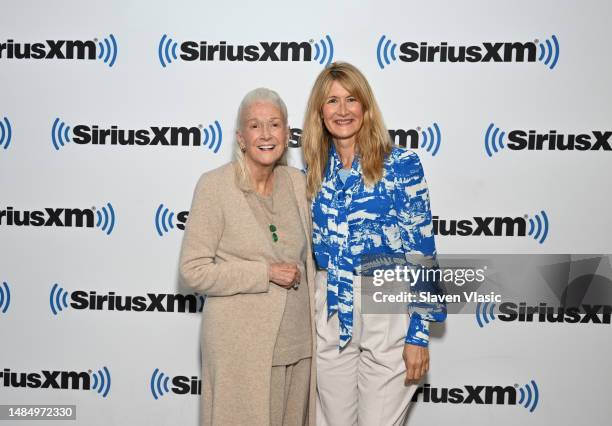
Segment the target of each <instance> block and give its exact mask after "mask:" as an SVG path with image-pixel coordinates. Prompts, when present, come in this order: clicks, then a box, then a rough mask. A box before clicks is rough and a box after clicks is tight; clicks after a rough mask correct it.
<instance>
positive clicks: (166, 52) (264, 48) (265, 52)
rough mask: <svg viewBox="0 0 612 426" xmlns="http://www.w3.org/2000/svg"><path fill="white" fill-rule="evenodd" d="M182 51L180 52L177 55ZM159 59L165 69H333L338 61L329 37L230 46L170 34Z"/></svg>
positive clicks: (163, 39)
mask: <svg viewBox="0 0 612 426" xmlns="http://www.w3.org/2000/svg"><path fill="white" fill-rule="evenodd" d="M177 51H178V52H177ZM157 58H158V60H159V63H160V64H161V66H162V67H164V68H165V67H166V66H167V65H168V64H171V63H172V62H174V61H177V60H178V59H181V60H183V61H187V62H193V61H206V62H213V61H216V62H225V61H228V62H266V61H271V62H311V61H314V62H318V63H319V64H321V65H323V64H325V65H329V64H330V63H331V62H332V60H333V58H334V43H333V42H332V39H331V37H330V36H329V35H326V36H324V37H323V38H321V39H320V40H319V41H315V40H314V39H311V40H310V41H301V42H299V41H289V42H288V41H274V42H266V41H260V42H258V43H256V44H245V45H243V44H228V43H227V41H220V42H219V43H211V42H208V41H191V40H188V41H183V42H181V43H180V44H179V43H178V42H176V41H174V40H173V39H172V38H171V37H169V36H168V35H167V34H164V35H163V36H162V37H161V39H160V40H159V43H158V46H157Z"/></svg>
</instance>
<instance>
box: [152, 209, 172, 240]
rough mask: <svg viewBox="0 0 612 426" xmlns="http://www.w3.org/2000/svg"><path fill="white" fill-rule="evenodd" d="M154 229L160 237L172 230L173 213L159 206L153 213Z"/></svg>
mask: <svg viewBox="0 0 612 426" xmlns="http://www.w3.org/2000/svg"><path fill="white" fill-rule="evenodd" d="M155 229H156V230H157V234H158V235H159V236H160V237H163V236H164V234H167V233H168V232H170V230H171V229H174V212H173V211H171V210H170V209H168V207H165V206H164V204H163V203H162V204H160V205H159V207H158V208H157V210H156V212H155Z"/></svg>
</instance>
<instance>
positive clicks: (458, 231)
mask: <svg viewBox="0 0 612 426" xmlns="http://www.w3.org/2000/svg"><path fill="white" fill-rule="evenodd" d="M432 219H433V229H434V234H435V235H441V236H460V237H467V236H485V237H500V236H507V237H513V236H517V237H525V236H529V237H531V238H533V239H534V240H536V241H537V242H539V243H540V244H543V243H544V241H546V238H547V237H548V231H549V221H548V215H547V214H546V212H545V211H544V210H542V211H540V212H539V213H537V214H535V215H534V216H533V217H529V216H527V215H525V216H518V217H507V216H506V217H490V216H489V217H477V216H474V217H473V218H472V219H440V217H439V216H434V217H433V218H432ZM527 224H529V230H527Z"/></svg>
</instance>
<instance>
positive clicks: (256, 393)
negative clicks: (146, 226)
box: [180, 89, 315, 426]
mask: <svg viewBox="0 0 612 426" xmlns="http://www.w3.org/2000/svg"><path fill="white" fill-rule="evenodd" d="M288 139H289V127H288V124H287V109H286V107H285V104H284V102H283V101H282V99H281V98H280V97H279V96H278V94H276V92H274V91H272V90H268V89H255V90H253V91H252V92H249V93H248V94H247V95H246V96H245V98H244V99H243V101H242V103H241V104H240V108H239V110H238V119H237V131H236V141H237V146H236V152H235V160H234V161H233V162H231V163H230V164H227V165H225V166H222V167H220V168H218V169H215V170H212V171H210V172H208V173H204V174H203V175H202V177H201V178H200V180H199V182H198V184H197V186H196V188H195V193H194V197H193V203H192V206H191V210H190V213H189V219H188V221H187V224H186V228H185V236H184V240H183V247H182V253H181V259H180V272H181V276H182V279H183V281H184V282H185V284H186V285H187V286H189V287H191V288H192V289H193V290H195V291H197V292H200V293H202V294H205V295H206V296H207V298H206V303H205V305H204V310H203V316H202V324H203V325H202V385H203V386H202V388H203V389H202V414H201V424H202V425H221V426H225V425H261V426H264V425H265V426H268V425H304V424H314V415H313V409H314V395H315V393H314V390H315V380H314V378H313V372H314V363H313V362H311V358H312V356H313V343H314V335H313V330H314V326H313V323H312V318H313V309H314V306H313V296H314V284H313V283H314V262H313V260H312V256H311V246H310V232H311V231H310V229H311V228H310V227H311V225H310V211H309V208H308V204H307V201H306V186H305V178H304V176H303V174H302V173H301V172H300V171H298V170H297V169H293V168H290V167H287V166H283V165H280V163H281V162H282V159H283V155H284V153H285V150H286V148H287V144H288Z"/></svg>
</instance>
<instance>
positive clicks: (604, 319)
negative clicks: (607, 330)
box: [476, 302, 612, 328]
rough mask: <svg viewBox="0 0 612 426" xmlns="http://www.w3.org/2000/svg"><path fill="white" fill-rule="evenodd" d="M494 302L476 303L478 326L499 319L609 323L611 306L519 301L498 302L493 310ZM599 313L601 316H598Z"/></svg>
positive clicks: (611, 312)
mask: <svg viewBox="0 0 612 426" xmlns="http://www.w3.org/2000/svg"><path fill="white" fill-rule="evenodd" d="M495 308H496V304H495V303H489V302H485V303H478V304H477V305H476V323H477V324H478V326H479V327H480V328H483V327H484V326H485V325H488V324H490V323H492V322H493V321H495V319H496V318H497V319H499V320H500V321H503V322H548V323H568V324H610V317H611V316H612V306H610V305H587V304H582V305H580V306H578V307H564V306H548V305H547V304H546V303H540V304H539V305H537V306H531V305H528V304H527V303H526V302H521V303H519V304H518V305H517V304H516V303H513V302H504V303H500V304H499V307H498V310H497V312H496V310H495ZM600 315H601V317H600Z"/></svg>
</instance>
